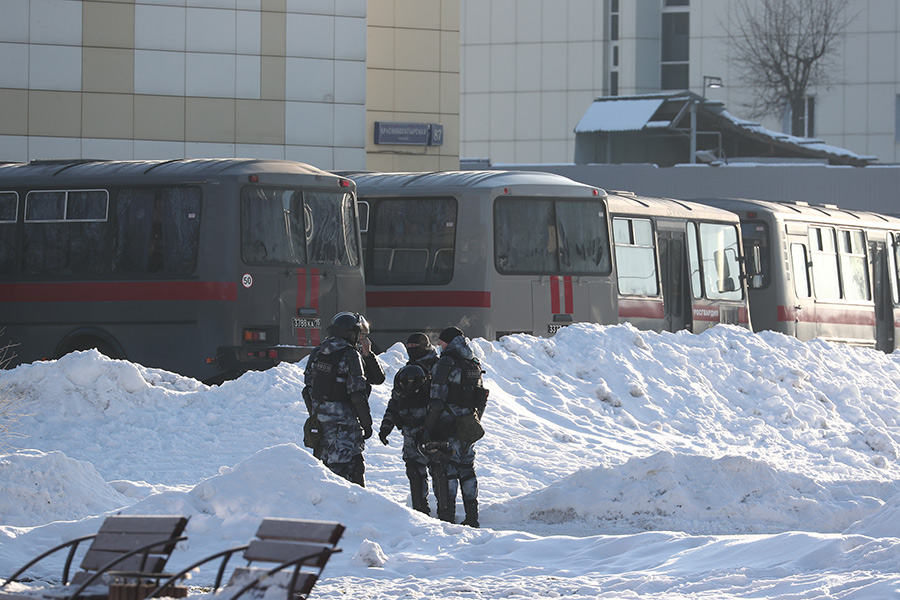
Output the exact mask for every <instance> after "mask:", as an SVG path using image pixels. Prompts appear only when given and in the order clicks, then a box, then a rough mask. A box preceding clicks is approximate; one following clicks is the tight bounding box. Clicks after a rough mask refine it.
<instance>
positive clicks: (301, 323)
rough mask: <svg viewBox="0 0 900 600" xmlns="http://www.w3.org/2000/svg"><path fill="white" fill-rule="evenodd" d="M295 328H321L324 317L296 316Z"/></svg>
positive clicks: (294, 320)
mask: <svg viewBox="0 0 900 600" xmlns="http://www.w3.org/2000/svg"><path fill="white" fill-rule="evenodd" d="M293 325H294V329H321V328H322V319H321V318H319V317H313V318H310V317H294V319H293Z"/></svg>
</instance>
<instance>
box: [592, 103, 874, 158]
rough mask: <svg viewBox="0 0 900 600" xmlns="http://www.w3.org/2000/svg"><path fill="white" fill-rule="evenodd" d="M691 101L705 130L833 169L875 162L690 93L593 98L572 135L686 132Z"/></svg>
mask: <svg viewBox="0 0 900 600" xmlns="http://www.w3.org/2000/svg"><path fill="white" fill-rule="evenodd" d="M693 102H696V103H697V107H698V118H700V117H701V116H702V118H703V119H704V120H705V123H704V128H705V129H707V130H709V129H710V127H711V126H712V127H713V128H719V129H721V130H723V132H724V131H729V132H731V133H732V134H734V135H739V136H746V137H748V138H751V139H756V140H757V141H762V142H765V143H767V144H771V145H774V146H777V147H780V148H782V149H783V150H785V151H787V152H791V153H795V154H800V155H805V156H808V157H810V158H824V159H828V160H829V161H830V162H833V163H838V164H850V165H853V166H864V165H868V164H872V163H876V162H878V158H877V157H875V156H865V155H859V154H856V153H855V152H852V151H850V150H847V149H846V148H839V147H837V146H833V145H831V144H826V143H825V142H824V141H823V140H820V139H816V138H803V137H797V136H793V135H790V134H786V133H781V132H778V131H772V130H770V129H766V128H765V127H763V126H762V125H760V124H759V123H756V122H753V121H747V120H745V119H741V118H738V117H735V116H734V115H732V114H731V113H729V112H728V111H727V110H726V109H725V105H724V104H723V103H722V102H721V101H718V100H708V99H706V98H704V97H702V96H700V95H699V94H695V93H693V92H691V91H687V90H681V91H675V92H661V93H657V94H646V95H637V96H616V97H602V98H596V99H595V100H594V101H593V102H592V103H591V105H590V106H589V107H588V109H587V111H586V112H585V113H584V116H582V117H581V120H579V121H578V124H577V125H576V126H575V133H576V134H579V133H607V132H617V133H621V132H630V131H650V130H660V129H675V128H678V129H681V130H683V129H685V128H687V127H688V126H689V125H688V123H687V122H686V120H685V119H684V116H685V115H686V114H687V113H688V111H687V110H686V108H689V105H690V103H693Z"/></svg>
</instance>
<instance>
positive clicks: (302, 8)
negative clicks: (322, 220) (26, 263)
mask: <svg viewBox="0 0 900 600" xmlns="http://www.w3.org/2000/svg"><path fill="white" fill-rule="evenodd" d="M366 17H367V1H366V0H342V1H340V2H332V1H324V0H320V1H315V0H102V1H100V0H2V3H0V106H2V107H3V111H0V161H3V160H5V161H23V160H31V159H35V158H80V157H89V158H118V159H140V158H159V157H166V158H174V157H182V156H184V157H197V156H207V157H209V156H221V157H230V156H265V157H271V158H286V159H291V160H298V161H303V162H309V163H312V164H315V165H316V166H319V167H321V168H325V169H332V168H335V169H364V168H366V34H367V32H366Z"/></svg>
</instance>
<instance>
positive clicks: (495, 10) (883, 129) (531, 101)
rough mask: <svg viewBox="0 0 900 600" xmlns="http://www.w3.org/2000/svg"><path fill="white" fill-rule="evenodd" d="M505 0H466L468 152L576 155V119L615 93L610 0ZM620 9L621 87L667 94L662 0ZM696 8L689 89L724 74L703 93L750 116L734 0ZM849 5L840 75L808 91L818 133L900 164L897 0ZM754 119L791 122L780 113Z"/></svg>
mask: <svg viewBox="0 0 900 600" xmlns="http://www.w3.org/2000/svg"><path fill="white" fill-rule="evenodd" d="M509 4H511V2H510V0H462V31H461V40H462V44H461V45H462V48H461V56H462V64H461V74H460V81H461V96H462V98H461V103H462V104H461V106H462V108H461V123H462V125H461V142H460V156H462V157H465V158H489V159H490V160H491V161H493V162H495V163H528V162H572V161H573V155H574V146H575V136H574V128H575V125H576V123H577V122H578V120H579V119H580V118H581V116H582V115H583V114H584V112H585V111H586V110H587V108H588V106H589V105H590V103H591V100H592V99H593V98H595V97H599V96H603V95H607V94H608V92H609V75H608V74H609V68H610V66H611V59H612V57H611V56H610V48H611V45H610V41H609V39H608V33H609V32H608V23H607V14H608V13H607V11H608V6H609V1H608V0H598V1H596V2H590V1H585V0H524V1H520V2H515V3H512V4H515V9H512V8H511V7H510V6H508V5H509ZM619 7H620V15H619V32H620V35H619V41H618V46H619V66H618V70H619V95H630V94H644V93H652V92H655V91H659V78H660V71H659V69H660V63H659V55H660V30H661V21H660V19H661V17H660V15H661V13H662V12H663V10H664V9H663V0H620V2H619ZM688 10H689V11H690V28H691V42H690V89H691V90H692V91H694V92H697V93H703V89H702V83H703V76H704V75H711V76H718V77H721V78H722V79H723V81H724V83H725V87H723V88H720V89H708V90H706V97H707V98H709V99H713V100H721V101H723V102H724V103H725V104H726V106H727V108H728V110H729V112H730V113H732V114H734V115H735V116H738V117H743V118H748V119H749V118H750V117H749V115H748V111H747V109H746V108H745V105H746V104H747V103H749V101H750V100H751V99H752V97H753V94H754V90H750V89H747V87H746V86H744V85H742V84H741V82H740V80H739V76H738V72H737V70H736V68H735V67H734V64H733V63H732V62H730V58H731V53H730V48H729V42H728V29H729V23H730V20H731V19H732V18H733V15H734V11H735V0H691V2H690V7H689V9H688ZM849 10H850V12H851V13H852V14H855V15H856V17H855V19H854V20H853V21H852V23H851V24H850V26H849V28H848V30H847V32H846V35H845V36H844V38H843V40H842V43H841V46H840V50H839V52H838V53H837V54H836V55H835V56H834V60H833V63H832V66H833V70H834V78H835V84H834V85H833V86H831V87H830V88H828V89H813V90H811V94H812V95H814V96H815V97H816V125H815V134H816V137H818V138H821V139H823V140H824V141H825V142H826V143H829V144H832V145H835V146H839V147H843V148H847V149H849V150H851V151H853V152H855V153H857V154H861V155H865V156H876V157H878V158H879V159H880V160H881V161H882V162H885V163H894V162H900V143H898V138H900V135H898V127H900V123H898V122H897V121H898V118H900V117H898V110H900V109H898V108H897V106H898V102H900V101H898V97H900V60H898V57H900V2H896V1H895V0H850V2H849ZM545 21H546V22H545ZM562 23H565V27H563V25H562ZM563 31H564V35H563V33H562V32H563ZM561 36H563V37H562V38H561ZM510 72H515V73H516V78H515V80H514V81H511V80H510V77H509V75H508V74H509V73H510ZM511 86H512V87H511ZM510 113H512V116H510ZM535 119H540V122H535ZM753 120H757V121H759V122H760V123H762V124H763V125H764V126H765V127H766V128H768V129H771V130H774V131H781V130H783V126H782V120H781V118H780V117H778V116H767V117H763V118H756V119H753Z"/></svg>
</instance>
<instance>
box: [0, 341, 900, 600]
mask: <svg viewBox="0 0 900 600" xmlns="http://www.w3.org/2000/svg"><path fill="white" fill-rule="evenodd" d="M473 346H474V348H475V351H476V354H477V355H478V356H479V357H480V358H482V359H483V361H484V364H485V367H486V371H487V373H486V376H485V377H486V382H487V384H488V387H489V388H490V389H491V396H490V400H489V409H488V412H487V413H486V416H485V427H486V429H487V435H486V436H485V438H484V439H483V440H481V441H480V442H479V443H478V445H477V449H478V459H477V463H476V468H477V471H478V475H479V488H480V498H481V508H482V510H481V522H482V526H483V528H482V529H480V530H475V529H471V528H468V527H464V526H461V525H452V524H447V523H442V522H440V521H437V520H435V519H432V518H430V517H427V516H424V515H421V514H419V513H416V512H414V511H411V510H410V509H409V508H408V491H407V485H408V484H407V481H406V476H405V472H404V467H403V462H402V460H401V458H400V435H399V434H398V433H396V432H395V433H394V434H393V435H392V437H391V444H390V445H389V446H382V445H381V444H380V443H379V442H378V441H377V440H374V442H373V441H370V442H369V446H368V448H367V450H366V465H367V472H366V481H367V487H366V488H360V487H357V486H354V485H351V484H349V483H348V482H346V481H344V480H342V479H340V478H337V477H335V476H334V475H333V474H332V473H331V472H330V471H328V470H327V469H325V468H323V467H322V465H321V464H320V463H318V461H316V460H315V459H313V458H312V456H311V455H310V454H309V452H308V450H307V449H305V448H303V447H301V446H299V445H298V443H299V442H300V439H301V437H302V433H301V432H302V425H303V421H304V420H305V419H306V410H305V408H304V406H303V402H302V399H301V397H300V390H301V389H302V369H303V366H304V365H303V363H301V364H298V365H281V366H279V367H277V368H275V369H271V370H269V371H266V372H263V373H248V374H246V375H244V376H243V377H241V378H240V379H238V380H236V381H232V382H228V383H226V384H224V385H222V386H219V387H207V386H204V385H202V384H200V383H198V382H196V381H193V380H190V379H186V378H183V377H179V376H177V375H173V374H171V373H166V372H163V371H159V370H154V369H146V368H144V367H141V366H139V365H134V364H131V363H128V362H124V361H113V360H109V359H107V358H105V357H103V356H102V355H99V354H98V353H96V352H93V351H92V352H81V353H76V354H72V355H69V356H67V357H64V358H63V359H61V360H59V361H51V362H45V363H36V364H32V365H24V366H21V367H18V368H16V369H14V370H12V371H8V372H2V373H0V389H6V390H10V391H12V392H13V393H15V394H20V395H22V396H23V397H24V398H25V399H26V401H27V402H29V404H28V412H29V413H30V415H28V416H25V417H21V418H20V419H19V423H18V427H17V431H18V432H19V433H20V434H23V435H24V436H25V437H24V438H21V439H19V440H15V439H14V440H11V442H12V443H18V444H19V445H21V446H23V448H22V449H21V450H18V451H16V452H12V453H10V454H6V455H0V565H4V566H3V567H2V569H0V576H6V575H9V574H10V572H11V571H12V570H13V569H15V568H16V567H17V566H19V565H21V564H23V563H24V562H25V561H26V560H28V559H30V558H31V557H33V556H36V555H37V554H39V553H40V552H42V551H44V550H46V549H48V548H49V547H51V546H52V545H55V544H57V543H59V542H60V541H64V540H67V539H71V538H73V537H76V536H79V535H84V534H86V533H92V532H94V531H96V528H97V527H98V526H99V522H100V519H101V518H102V516H103V515H106V514H110V513H115V512H122V513H125V514H184V515H186V516H189V517H190V521H189V524H188V528H187V531H186V533H187V535H188V537H189V539H188V541H187V542H186V543H183V544H181V545H180V547H179V548H178V550H176V552H175V554H174V555H173V558H172V561H171V563H170V567H172V568H177V567H179V566H185V565H187V564H189V563H190V562H192V561H194V560H198V559H199V558H201V557H203V556H206V555H209V554H212V553H214V552H218V551H220V550H223V549H225V548H227V547H230V546H234V545H239V544H242V543H245V542H246V541H247V540H248V539H249V538H250V537H252V535H253V533H254V531H255V530H256V527H257V526H258V524H259V522H260V520H261V519H262V518H265V517H270V516H271V517H294V518H311V519H322V520H336V521H340V522H341V523H343V524H344V525H346V527H347V531H346V533H345V535H344V538H343V539H342V541H341V544H340V546H341V547H342V548H343V550H344V551H343V552H342V553H341V554H338V555H336V556H335V558H334V559H332V562H330V563H329V566H328V567H327V569H326V572H325V576H324V578H323V580H322V581H321V582H320V583H319V584H318V585H317V587H316V590H315V592H314V594H315V595H316V597H318V598H330V597H333V598H343V597H347V596H348V595H349V596H352V597H355V598H404V597H406V598H416V597H442V598H455V597H479V598H507V597H510V596H517V595H521V596H526V597H575V598H578V597H585V598H587V597H601V598H627V597H642V598H644V597H646V598H667V599H668V598H712V597H715V598H732V597H734V598H738V597H751V596H752V597H763V596H765V597H779V596H791V597H794V598H803V599H811V598H828V597H835V596H838V595H842V597H848V598H849V597H854V598H883V597H888V596H892V595H894V596H896V595H897V593H898V590H900V575H897V574H896V564H897V563H898V560H900V525H898V523H900V495H898V492H900V465H898V452H900V361H898V358H900V357H897V356H895V355H884V354H881V353H878V352H875V351H871V350H866V349H861V348H850V347H844V346H835V345H832V344H829V343H825V342H821V341H814V342H810V343H801V342H799V341H797V340H795V339H792V338H787V337H785V336H781V335H778V334H773V333H765V334H752V333H750V332H747V331H745V330H742V329H739V328H735V327H728V326H719V327H716V328H714V329H713V330H711V331H708V332H705V333H703V334H700V335H692V334H688V333H677V334H668V333H664V334H657V333H651V332H642V331H637V330H635V329H634V328H632V327H630V326H627V325H623V326H615V327H602V326H593V325H584V324H579V325H573V326H570V327H567V328H564V329H563V330H561V331H560V332H558V333H557V334H556V336H555V337H553V338H549V339H543V338H533V337H530V336H524V335H515V336H508V337H506V338H504V339H502V340H501V341H499V342H488V341H486V340H481V339H479V340H474V341H473ZM379 360H381V362H382V363H383V364H384V366H385V369H386V372H387V375H388V381H391V380H392V378H393V376H394V374H395V373H396V371H397V369H398V368H399V367H400V366H402V365H403V364H404V362H405V355H404V353H403V349H402V346H400V345H397V346H394V347H393V348H390V349H389V350H388V351H386V352H385V353H383V354H382V355H380V356H379ZM389 392H390V389H389V386H388V385H385V386H379V387H376V389H375V390H374V392H373V395H372V398H371V401H370V402H371V405H372V412H373V416H374V417H375V420H376V424H377V422H378V421H379V420H380V417H381V415H382V414H383V412H384V408H385V406H386V404H387V399H388V396H389ZM433 506H434V503H433V500H432V507H433ZM458 512H459V514H462V511H461V509H460V510H459V511H458ZM63 558H64V557H58V558H53V559H49V560H48V561H46V562H45V564H42V565H40V566H39V567H35V569H34V571H33V572H32V573H30V574H31V575H33V576H35V577H39V578H43V579H47V580H52V579H53V578H54V577H58V576H59V571H60V569H61V563H62V560H63ZM214 576H215V566H208V567H205V568H203V569H201V570H200V571H199V572H198V573H196V574H194V576H193V580H192V583H193V584H198V585H202V584H204V583H209V582H210V581H211V580H212V578H213V577H214ZM195 595H196V593H195Z"/></svg>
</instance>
